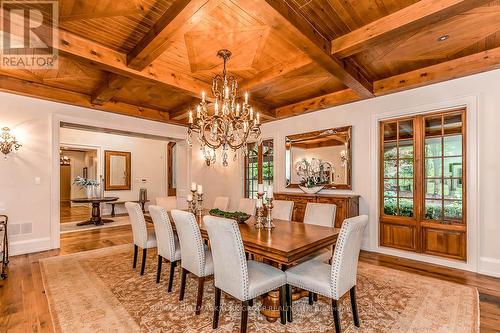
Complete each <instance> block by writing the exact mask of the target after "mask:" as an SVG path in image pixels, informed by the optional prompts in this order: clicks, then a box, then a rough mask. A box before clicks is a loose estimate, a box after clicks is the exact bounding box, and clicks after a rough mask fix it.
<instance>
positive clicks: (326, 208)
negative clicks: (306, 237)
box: [304, 202, 337, 227]
mask: <svg viewBox="0 0 500 333" xmlns="http://www.w3.org/2000/svg"><path fill="white" fill-rule="evenodd" d="M336 213H337V206H336V205H334V204H326V203H316V202H308V203H307V205H306V212H305V214H304V223H307V224H316V225H322V226H325V227H333V226H334V225H335V215H336Z"/></svg>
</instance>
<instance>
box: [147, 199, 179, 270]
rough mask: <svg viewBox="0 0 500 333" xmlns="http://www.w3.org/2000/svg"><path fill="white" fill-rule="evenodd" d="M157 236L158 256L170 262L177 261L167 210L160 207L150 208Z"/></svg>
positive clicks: (172, 231)
mask: <svg viewBox="0 0 500 333" xmlns="http://www.w3.org/2000/svg"><path fill="white" fill-rule="evenodd" d="M149 213H150V214H151V218H152V219H153V224H154V227H155V234H156V246H157V249H158V255H160V256H162V257H163V258H165V259H167V260H168V261H170V262H173V261H175V236H174V230H173V229H172V225H171V224H170V218H169V217H168V213H167V210H166V209H165V208H164V207H160V206H149Z"/></svg>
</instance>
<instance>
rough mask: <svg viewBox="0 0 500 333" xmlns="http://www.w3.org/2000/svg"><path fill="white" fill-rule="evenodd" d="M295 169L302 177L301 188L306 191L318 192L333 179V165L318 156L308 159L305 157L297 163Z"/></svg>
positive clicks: (310, 192)
mask: <svg viewBox="0 0 500 333" xmlns="http://www.w3.org/2000/svg"><path fill="white" fill-rule="evenodd" d="M295 171H296V172H297V175H298V176H299V177H300V184H299V188H300V189H301V190H302V191H304V192H305V193H309V194H314V193H318V192H319V191H321V190H322V189H323V187H324V186H325V185H326V184H328V183H329V182H330V180H331V173H332V171H333V167H332V165H331V163H329V162H325V161H322V160H319V159H316V158H312V159H311V161H310V162H309V161H307V160H306V159H305V158H304V159H302V160H301V161H299V162H297V164H295Z"/></svg>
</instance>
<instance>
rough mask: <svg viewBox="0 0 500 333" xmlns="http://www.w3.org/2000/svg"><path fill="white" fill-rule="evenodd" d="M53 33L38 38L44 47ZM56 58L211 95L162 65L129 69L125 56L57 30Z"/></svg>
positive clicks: (201, 85)
mask: <svg viewBox="0 0 500 333" xmlns="http://www.w3.org/2000/svg"><path fill="white" fill-rule="evenodd" d="M51 33H52V31H51V29H50V28H46V29H45V30H44V34H42V33H39V34H38V36H39V37H40V38H41V39H42V40H43V41H44V42H46V43H49V40H48V39H47V38H46V36H49V35H50V34H51ZM52 46H53V47H54V48H57V49H58V51H59V55H62V56H65V57H68V58H70V59H73V60H77V61H80V62H83V63H85V64H87V65H89V66H91V67H94V68H97V69H99V70H104V71H107V72H110V73H114V74H117V75H119V76H123V77H127V78H129V79H136V80H141V81H144V82H149V83H153V84H160V85H163V86H165V87H166V88H167V89H173V90H175V91H178V92H180V93H184V94H187V95H190V96H193V97H199V96H200V92H201V91H203V90H204V91H210V89H211V88H210V85H209V84H207V83H206V82H204V81H202V80H198V79H196V78H193V77H192V76H190V75H186V74H183V73H178V72H175V71H172V70H171V69H170V68H168V67H167V66H165V65H164V64H162V63H157V64H154V65H150V66H148V67H147V68H146V69H145V70H143V71H137V70H135V69H131V68H129V67H128V66H127V64H126V58H127V56H126V54H124V53H121V52H118V51H115V50H113V49H111V48H108V47H105V46H103V45H100V44H98V43H95V42H93V41H90V40H88V39H86V38H83V37H80V36H77V35H75V34H72V33H70V32H68V31H65V30H59V40H57V41H54V42H53V43H52Z"/></svg>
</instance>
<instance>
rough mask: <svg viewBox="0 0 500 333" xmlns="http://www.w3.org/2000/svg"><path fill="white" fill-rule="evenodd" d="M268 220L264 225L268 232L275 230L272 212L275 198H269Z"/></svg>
mask: <svg viewBox="0 0 500 333" xmlns="http://www.w3.org/2000/svg"><path fill="white" fill-rule="evenodd" d="M266 207H267V218H266V223H265V224H264V228H266V229H267V230H272V229H273V228H274V223H273V217H272V211H273V207H274V206H273V197H269V196H268V197H267V205H266Z"/></svg>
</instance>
